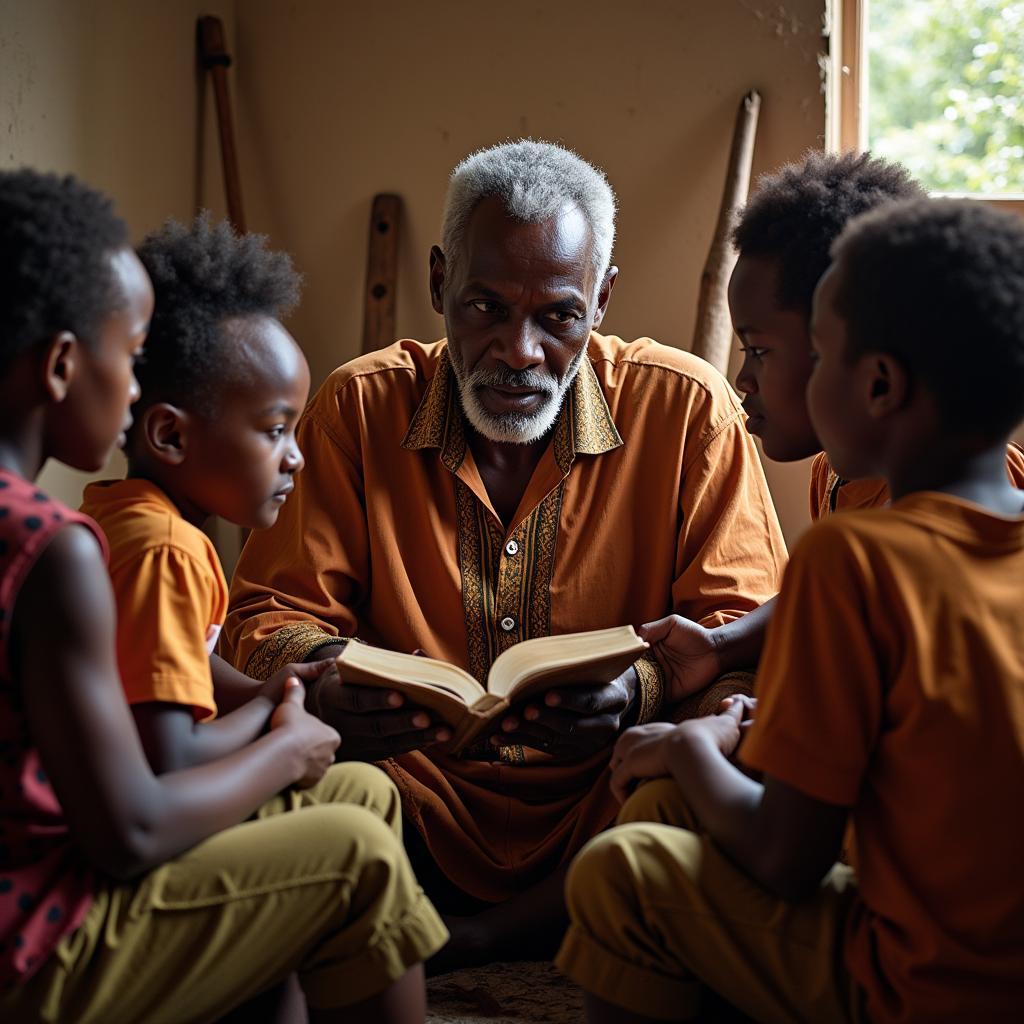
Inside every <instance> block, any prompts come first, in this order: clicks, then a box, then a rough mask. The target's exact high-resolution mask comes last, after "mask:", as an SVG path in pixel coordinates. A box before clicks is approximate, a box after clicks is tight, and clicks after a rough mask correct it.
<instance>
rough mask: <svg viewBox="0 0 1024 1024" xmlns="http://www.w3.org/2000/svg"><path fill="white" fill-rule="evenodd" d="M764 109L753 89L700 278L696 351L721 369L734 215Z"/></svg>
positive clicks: (740, 114)
mask: <svg viewBox="0 0 1024 1024" xmlns="http://www.w3.org/2000/svg"><path fill="white" fill-rule="evenodd" d="M760 110H761V95H760V93H758V92H757V90H756V89H753V90H751V91H750V92H748V93H747V94H746V96H744V97H743V99H742V100H741V101H740V107H739V110H738V111H737V114H736V127H735V129H734V131H733V136H732V149H731V151H730V153H729V168H728V170H727V171H726V175H725V190H724V192H723V193H722V205H721V208H720V209H719V211H718V224H717V225H716V226H715V234H714V238H713V239H712V241H711V249H710V251H709V252H708V258H707V262H706V263H705V264H704V272H703V273H702V274H701V278H700V295H699V297H698V300H697V325H696V327H695V328H694V332H693V345H692V347H691V351H692V352H693V354H694V355H697V356H700V357H701V358H702V359H706V360H707V361H708V362H709V363H710V364H711V365H712V366H713V367H715V369H716V370H719V371H720V372H721V373H726V372H727V371H728V368H729V352H730V350H731V349H732V322H731V320H730V319H729V303H728V298H727V292H728V288H729V277H730V275H731V274H732V269H733V267H734V266H735V265H736V252H735V250H734V249H733V246H732V239H731V237H730V235H731V234H732V227H733V216H734V214H735V212H736V210H737V209H738V208H739V207H740V206H741V205H742V204H743V203H744V202H746V199H747V192H748V191H749V190H750V167H751V164H752V162H753V159H754V139H755V137H756V135H757V117H758V113H759V112H760Z"/></svg>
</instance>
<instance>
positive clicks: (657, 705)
mask: <svg viewBox="0 0 1024 1024" xmlns="http://www.w3.org/2000/svg"><path fill="white" fill-rule="evenodd" d="M633 668H635V669H636V678H637V684H638V685H639V687H640V693H639V694H638V697H639V700H640V710H639V711H638V712H637V716H636V724H637V725H643V724H644V723H645V722H653V721H654V720H655V719H656V718H657V717H658V713H659V712H660V711H661V706H662V704H663V702H664V699H665V674H664V672H662V669H661V666H660V665H659V664H658V662H657V659H656V658H655V657H654V655H653V654H651V653H650V652H649V651H648V652H647V653H646V654H642V655H641V656H640V657H639V658H637V660H636V661H634V662H633Z"/></svg>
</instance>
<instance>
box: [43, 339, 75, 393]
mask: <svg viewBox="0 0 1024 1024" xmlns="http://www.w3.org/2000/svg"><path fill="white" fill-rule="evenodd" d="M81 345H82V343H81V341H79V340H78V337H77V335H75V334H72V333H71V331H61V332H60V334H57V335H55V336H54V337H53V339H52V340H51V341H50V344H49V345H48V346H47V347H46V349H45V351H44V353H43V390H44V391H45V392H46V394H47V396H48V397H49V398H50V400H51V401H54V402H63V401H64V399H65V398H67V396H68V389H69V388H70V387H71V381H72V380H73V379H74V376H75V372H76V370H77V369H78V360H79V358H80V355H81V353H80V349H81Z"/></svg>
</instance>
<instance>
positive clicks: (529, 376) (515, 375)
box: [468, 367, 558, 395]
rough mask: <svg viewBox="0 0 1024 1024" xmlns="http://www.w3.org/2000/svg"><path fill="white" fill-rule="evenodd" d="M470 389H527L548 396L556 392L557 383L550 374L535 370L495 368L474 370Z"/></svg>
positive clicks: (471, 375) (470, 378) (470, 377)
mask: <svg viewBox="0 0 1024 1024" xmlns="http://www.w3.org/2000/svg"><path fill="white" fill-rule="evenodd" d="M468 383H469V385H470V387H473V388H485V387H499V388H502V387H504V388H528V389H529V390H531V391H541V392H543V393H545V394H548V395H554V394H556V393H557V392H558V381H557V380H555V378H554V377H552V376H551V375H550V374H546V373H538V372H537V371H536V370H510V369H503V368H501V367H495V368H494V369H493V370H487V369H483V368H480V369H476V370H474V371H473V372H472V373H471V374H470V375H469V381H468Z"/></svg>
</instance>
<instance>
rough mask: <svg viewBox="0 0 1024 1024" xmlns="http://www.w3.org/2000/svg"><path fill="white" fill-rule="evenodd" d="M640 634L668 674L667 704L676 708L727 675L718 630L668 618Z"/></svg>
mask: <svg viewBox="0 0 1024 1024" xmlns="http://www.w3.org/2000/svg"><path fill="white" fill-rule="evenodd" d="M637 632H638V633H639V634H640V636H641V638H642V639H644V640H646V641H647V642H648V643H649V644H650V645H651V648H652V650H653V651H654V656H655V657H656V658H657V659H658V664H659V665H661V667H662V669H663V671H664V672H665V700H666V701H667V702H668V703H671V704H675V703H677V702H678V701H681V700H683V698H685V697H689V696H690V694H693V693H696V692H697V691H698V690H703V689H704V687H705V686H708V685H709V684H710V683H712V682H714V680H716V679H717V678H718V677H719V676H720V675H721V674H722V672H723V671H724V669H723V668H722V664H721V660H720V658H719V656H718V652H717V649H716V648H717V644H716V638H715V636H714V630H711V629H708V628H706V627H705V626H702V625H701V624H700V623H699V622H693V621H692V620H691V619H684V618H683V617H682V616H681V615H666V616H665V618H663V619H658V620H657V621H656V622H648V623H645V624H644V625H643V626H641V627H640V628H639V629H638V630H637Z"/></svg>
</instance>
